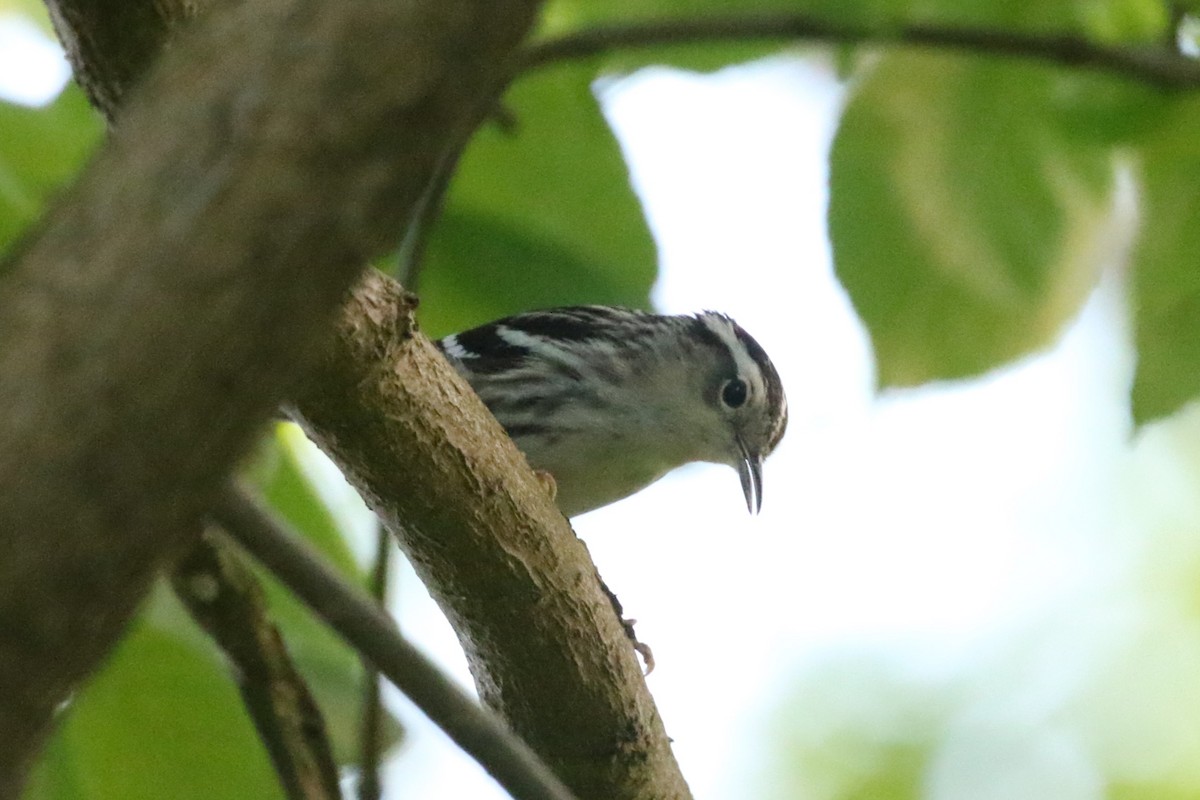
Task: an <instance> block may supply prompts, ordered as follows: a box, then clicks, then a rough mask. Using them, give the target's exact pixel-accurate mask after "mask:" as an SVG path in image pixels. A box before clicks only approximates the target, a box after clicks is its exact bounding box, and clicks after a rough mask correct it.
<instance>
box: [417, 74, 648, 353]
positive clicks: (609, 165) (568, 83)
mask: <svg viewBox="0 0 1200 800" xmlns="http://www.w3.org/2000/svg"><path fill="white" fill-rule="evenodd" d="M594 77H595V74H594V72H593V71H591V70H589V69H584V68H580V67H578V66H568V67H561V68H557V69H554V70H549V71H546V72H542V73H538V74H536V75H533V76H531V77H530V78H528V79H526V80H522V81H519V82H518V83H517V84H516V85H515V86H514V87H513V88H512V90H511V91H510V92H509V93H508V94H507V95H505V98H504V106H503V108H502V109H498V110H497V116H498V118H497V119H493V120H491V121H490V122H488V123H487V124H485V125H484V127H483V129H482V130H481V131H479V133H478V134H477V135H476V137H475V139H474V140H473V141H472V142H471V145H470V147H469V148H468V149H467V151H466V153H465V154H464V156H463V159H462V163H461V164H460V165H459V168H458V171H457V174H456V175H455V179H454V182H453V184H452V186H451V189H450V192H449V195H448V196H447V198H446V209H445V213H444V215H443V217H442V218H441V220H440V221H439V222H438V223H437V224H436V225H435V226H434V228H433V231H432V237H431V239H430V242H429V250H428V252H427V254H426V263H425V264H424V265H423V267H422V271H421V277H420V285H419V287H418V289H419V293H420V295H421V301H422V302H421V308H420V316H421V322H422V324H423V325H424V326H425V328H426V330H428V331H429V332H430V334H431V335H433V336H441V335H445V334H448V333H452V332H454V331H457V330H463V329H464V328H468V327H472V326H474V325H478V324H480V323H483V322H487V321H488V320H491V319H495V318H497V317H501V316H505V315H507V314H512V313H516V312H518V311H527V310H529V309H530V308H536V307H545V306H550V305H570V304H578V303H617V304H621V305H628V306H634V307H648V305H649V302H650V301H649V292H650V285H651V283H652V282H653V280H654V275H655V260H654V244H653V242H652V241H651V240H650V232H649V230H648V229H647V227H646V221H645V219H644V217H643V216H642V210H641V205H640V204H639V203H638V200H637V197H636V196H635V195H634V194H633V191H632V190H631V188H630V186H629V170H628V168H627V167H626V166H625V162H624V160H623V159H622V157H621V151H620V148H619V147H618V146H617V141H616V138H615V137H614V136H613V134H612V131H611V130H609V128H608V125H607V124H606V123H605V121H604V117H603V116H602V114H601V113H600V108H599V105H598V103H597V102H596V100H595V98H594V97H593V95H592V91H591V81H592V80H593V79H594Z"/></svg>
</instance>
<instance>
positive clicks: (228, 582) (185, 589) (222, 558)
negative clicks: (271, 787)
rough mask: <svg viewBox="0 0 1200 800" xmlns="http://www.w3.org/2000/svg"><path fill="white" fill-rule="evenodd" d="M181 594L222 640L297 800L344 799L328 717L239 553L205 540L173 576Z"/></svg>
mask: <svg viewBox="0 0 1200 800" xmlns="http://www.w3.org/2000/svg"><path fill="white" fill-rule="evenodd" d="M171 583H172V585H173V587H174V588H175V593H176V595H178V597H179V599H180V600H181V601H182V602H183V604H184V605H185V606H186V607H187V610H188V611H189V612H190V613H191V615H192V617H193V618H194V619H195V620H196V621H197V622H198V623H199V624H200V625H201V627H203V628H204V630H205V631H207V632H208V634H209V635H210V636H212V638H213V639H214V640H215V641H216V642H217V644H218V645H219V646H220V648H221V650H223V651H224V652H225V654H226V656H227V657H228V658H229V659H230V662H231V665H232V668H233V671H234V672H235V674H236V675H237V684H238V690H239V691H240V692H241V695H242V700H243V702H244V703H245V704H246V709H247V710H248V711H249V712H250V718H251V720H253V722H254V727H255V728H256V729H257V730H258V735H259V737H260V738H261V739H262V740H263V743H264V744H265V745H266V747H267V753H268V754H269V755H270V757H271V763H272V764H274V766H275V771H276V773H278V775H279V779H280V782H281V783H282V784H283V788H284V790H285V791H286V792H287V796H288V797H289V798H291V800H334V798H340V797H341V791H340V789H339V788H338V769H337V763H336V762H335V761H334V759H333V750H332V748H331V747H330V746H329V739H328V737H327V736H326V732H325V719H324V717H322V716H321V710H320V709H319V708H318V707H317V703H316V701H315V700H313V697H312V693H311V692H310V691H309V689H308V685H307V684H306V683H305V682H304V678H302V677H301V676H300V673H299V672H297V670H296V667H295V665H294V664H293V663H292V659H291V657H290V656H289V655H288V652H287V648H286V647H285V646H284V644H283V638H282V637H281V636H280V635H279V629H278V628H276V627H275V625H274V624H273V623H272V622H271V620H270V619H269V618H268V616H267V610H266V600H265V599H264V597H263V591H262V587H261V586H260V585H259V583H258V580H257V579H256V578H255V577H254V575H253V573H251V572H250V570H249V569H247V568H246V567H245V566H244V565H243V564H241V563H239V559H238V555H237V553H236V552H235V551H234V550H233V549H232V548H230V547H229V546H228V545H226V544H225V543H224V542H223V541H222V540H220V539H218V538H216V537H213V536H211V535H207V534H206V535H205V536H204V537H203V538H202V539H201V540H200V542H199V543H198V544H197V545H196V546H195V547H193V548H192V549H191V550H189V551H188V554H187V556H185V557H184V558H183V559H182V560H181V561H180V562H179V564H178V565H176V567H175V571H174V572H173V573H171Z"/></svg>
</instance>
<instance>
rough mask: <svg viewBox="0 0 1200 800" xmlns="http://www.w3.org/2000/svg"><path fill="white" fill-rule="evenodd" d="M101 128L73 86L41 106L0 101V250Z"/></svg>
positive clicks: (75, 168)
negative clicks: (48, 103)
mask: <svg viewBox="0 0 1200 800" xmlns="http://www.w3.org/2000/svg"><path fill="white" fill-rule="evenodd" d="M102 131H103V124H102V123H101V121H100V118H99V116H98V115H97V114H96V113H95V112H94V111H92V109H91V107H90V106H88V103H87V100H86V99H84V97H83V92H81V91H79V90H78V89H77V88H75V87H74V86H72V87H71V88H69V89H67V90H66V91H64V92H63V93H62V94H61V95H59V97H58V99H56V100H55V101H54V102H53V103H51V104H50V105H48V106H46V107H45V108H26V107H24V106H19V105H14V104H12V103H3V102H0V133H2V135H0V253H3V252H4V250H6V249H7V248H8V247H10V246H11V245H12V244H13V242H14V241H15V240H16V239H17V236H18V235H19V234H20V233H21V232H22V231H23V230H25V228H26V227H28V226H29V225H30V224H31V223H33V222H34V220H36V219H37V218H38V217H39V216H41V214H42V212H43V210H44V209H45V206H46V203H47V202H49V200H50V198H52V197H53V196H54V194H55V192H57V191H59V190H60V189H62V188H63V187H64V186H65V185H66V184H67V182H68V181H70V179H71V178H72V177H74V176H75V174H76V173H78V172H79V170H80V168H82V166H83V163H84V159H86V158H87V156H88V154H89V153H91V152H92V150H93V149H94V148H95V146H96V145H97V143H98V142H99V140H100V135H101V133H102Z"/></svg>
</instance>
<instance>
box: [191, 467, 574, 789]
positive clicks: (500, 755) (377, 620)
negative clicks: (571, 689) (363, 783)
mask: <svg viewBox="0 0 1200 800" xmlns="http://www.w3.org/2000/svg"><path fill="white" fill-rule="evenodd" d="M213 517H214V519H216V521H217V522H218V523H219V524H220V525H221V526H222V527H223V528H225V529H226V530H227V531H228V532H229V533H230V534H231V535H232V536H233V537H234V539H236V540H237V541H238V542H239V543H240V544H241V545H242V546H243V547H245V548H246V549H247V550H248V551H249V552H250V553H251V555H253V556H254V557H255V558H256V559H258V560H259V561H260V562H262V564H263V565H264V566H265V567H267V568H268V569H269V570H271V572H272V573H274V574H275V576H276V577H277V578H279V580H281V581H282V582H283V583H284V585H286V586H287V587H288V588H289V589H291V590H292V591H293V592H294V593H295V594H296V595H297V596H298V597H299V598H300V599H301V600H303V601H304V602H305V603H307V604H308V606H309V607H310V608H311V609H312V610H313V611H314V612H315V613H316V614H317V615H318V616H320V617H321V618H322V619H324V620H325V622H326V623H328V624H329V626H330V627H331V628H332V629H333V630H334V631H335V632H336V633H337V634H338V635H339V636H341V637H342V638H343V639H345V640H346V641H347V642H348V643H349V644H350V645H351V646H352V647H354V648H355V649H356V650H358V652H359V653H361V654H362V655H364V656H366V657H367V658H369V659H370V660H371V661H372V662H374V664H375V665H376V666H377V667H378V668H379V670H380V671H381V672H382V673H383V674H384V675H386V676H387V678H388V680H390V681H391V682H392V683H394V684H395V685H396V687H397V688H398V689H400V691H402V692H404V694H405V695H407V696H408V698H409V699H410V700H412V701H413V703H415V704H416V705H417V707H418V708H420V709H421V710H422V711H423V712H424V713H425V714H426V715H427V716H428V717H429V718H430V720H432V721H433V722H434V723H435V724H436V725H437V726H438V727H440V728H441V729H442V730H444V731H445V732H446V734H447V735H448V736H449V737H450V738H451V739H452V740H453V741H454V742H455V743H457V744H458V746H459V747H461V748H462V749H463V750H464V751H465V752H466V753H467V754H468V755H470V756H471V757H472V758H474V759H475V760H476V761H478V762H479V764H480V765H481V766H482V767H483V768H484V769H485V770H487V771H488V773H490V774H491V775H492V777H493V778H495V779H496V781H497V782H499V783H500V785H501V786H502V787H504V789H505V790H506V791H507V792H508V793H509V794H511V795H512V796H513V797H514V798H517V800H572V798H573V797H574V796H573V795H572V794H571V792H570V790H568V789H567V788H566V786H564V785H563V783H562V781H560V780H559V779H558V778H557V777H556V776H555V775H554V774H553V773H552V772H550V770H549V769H548V768H547V767H546V766H545V764H543V763H542V761H541V760H540V759H539V758H538V757H537V755H536V754H535V753H534V752H533V751H532V750H530V749H529V747H528V745H526V744H525V743H524V742H522V741H521V740H520V739H518V738H517V737H515V736H514V735H513V734H512V732H511V731H509V730H508V728H506V727H505V725H504V723H502V722H500V721H499V720H498V719H497V718H496V717H495V716H493V715H492V714H491V713H489V712H488V711H486V710H485V709H484V708H482V707H480V706H479V705H478V704H477V703H475V702H474V701H472V700H471V698H470V697H468V696H467V695H466V693H464V692H463V691H462V690H461V689H459V688H458V687H457V686H455V685H454V684H453V683H452V682H451V681H450V680H449V679H448V678H446V676H444V675H443V674H442V673H441V672H440V671H439V670H438V668H437V667H436V666H434V664H433V663H432V662H430V661H429V660H428V659H427V658H425V656H423V655H422V654H421V653H420V652H419V651H418V650H417V649H416V648H415V647H413V646H412V645H411V644H410V643H409V642H408V641H406V640H405V639H404V638H403V637H402V636H401V635H400V633H399V632H398V631H397V630H396V627H395V625H394V624H393V623H392V621H391V619H389V618H388V617H387V616H386V615H385V614H384V613H383V612H382V611H381V610H380V609H379V608H377V607H376V606H375V605H374V604H373V603H372V602H371V601H370V600H368V599H367V598H365V597H364V596H363V595H362V593H361V592H360V591H358V590H356V589H353V588H352V587H350V586H348V585H347V584H346V583H345V582H344V581H343V580H342V579H341V578H340V577H339V576H338V575H337V573H335V572H334V571H333V570H332V569H331V568H330V567H328V566H327V565H326V564H325V563H324V562H323V561H322V560H321V558H320V556H318V555H317V554H316V553H314V552H313V551H312V549H311V548H310V547H308V546H307V544H306V543H305V542H304V541H303V540H302V539H300V538H299V537H298V536H295V535H293V534H291V533H289V532H288V531H287V530H286V529H285V527H284V526H283V524H282V523H280V522H279V521H277V520H276V519H274V518H273V517H272V516H270V515H269V514H268V513H267V512H266V511H264V510H263V509H262V508H261V507H260V506H259V505H258V503H257V502H256V501H255V500H254V499H253V498H252V497H250V496H248V495H247V494H246V493H245V492H244V491H243V490H241V489H238V488H234V487H229V488H227V489H226V490H225V492H224V493H223V495H222V496H221V499H220V500H219V501H218V504H217V507H216V508H215V509H214V510H213Z"/></svg>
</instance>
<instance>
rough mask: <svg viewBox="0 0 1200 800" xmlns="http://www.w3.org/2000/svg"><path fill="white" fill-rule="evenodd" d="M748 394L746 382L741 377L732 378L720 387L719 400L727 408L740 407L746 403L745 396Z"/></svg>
mask: <svg viewBox="0 0 1200 800" xmlns="http://www.w3.org/2000/svg"><path fill="white" fill-rule="evenodd" d="M748 394H749V389H747V387H746V382H745V381H744V380H742V379H741V378H734V379H733V380H731V381H726V382H725V385H724V386H722V387H721V402H722V403H724V404H725V405H726V406H728V407H729V408H741V407H742V406H743V405H745V403H746V396H747V395H748Z"/></svg>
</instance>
